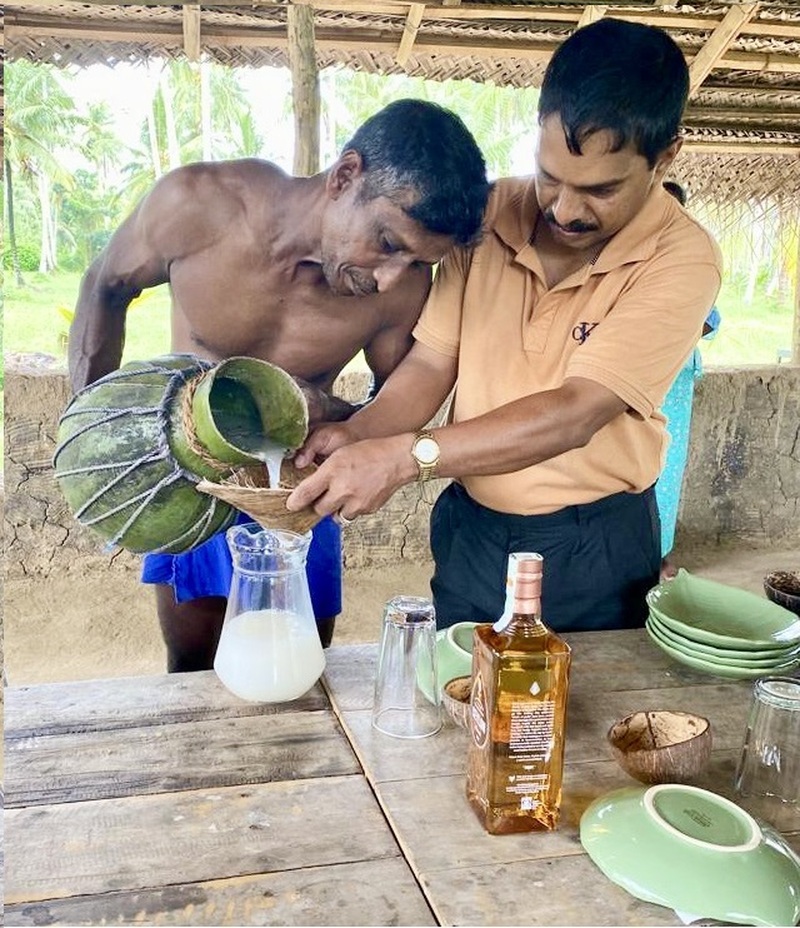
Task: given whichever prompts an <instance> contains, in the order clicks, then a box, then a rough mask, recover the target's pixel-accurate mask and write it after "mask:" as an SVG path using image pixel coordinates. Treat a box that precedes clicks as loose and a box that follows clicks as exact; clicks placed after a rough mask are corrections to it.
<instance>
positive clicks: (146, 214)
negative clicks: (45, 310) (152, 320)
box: [68, 165, 227, 391]
mask: <svg viewBox="0 0 800 928" xmlns="http://www.w3.org/2000/svg"><path fill="white" fill-rule="evenodd" d="M203 176H204V175H203V173H202V165H192V166H189V167H184V168H178V169H177V170H175V171H172V172H170V173H169V174H167V175H165V176H164V177H163V178H162V179H161V180H160V181H158V183H157V184H156V185H155V186H154V187H153V189H152V190H151V191H150V193H148V194H147V196H145V198H144V199H143V200H142V201H141V202H140V203H139V205H138V206H137V207H136V209H135V210H134V211H133V212H132V213H131V215H130V216H128V218H127V219H126V220H125V221H124V222H123V223H122V225H120V227H119V228H118V229H117V231H116V232H115V233H114V235H113V236H112V238H111V241H110V242H109V243H108V245H107V246H106V248H105V250H104V251H103V252H102V253H101V254H100V255H99V257H98V258H97V259H96V260H95V261H94V263H93V264H92V265H91V266H90V267H89V269H88V270H87V271H86V274H85V275H84V277H83V280H82V281H81V287H80V291H79V294H78V301H77V305H76V308H75V318H74V320H73V322H72V326H71V327H70V332H69V350H68V355H69V372H70V381H71V383H72V388H73V390H76V391H77V390H80V389H81V388H83V387H85V386H86V385H87V384H90V383H92V382H93V381H95V380H97V379H98V378H100V377H102V376H104V375H105V374H108V373H110V372H111V371H113V370H116V369H117V367H119V362H120V359H121V357H122V349H123V346H124V342H125V316H126V312H127V309H128V306H129V305H130V303H131V301H132V300H133V299H134V298H135V297H137V296H138V295H139V294H140V293H141V292H142V290H145V289H147V288H149V287H156V286H158V285H159V284H163V283H167V282H168V281H169V269H170V264H171V262H172V261H173V260H174V259H175V258H178V257H182V256H185V255H186V254H190V253H192V252H193V251H196V250H199V249H201V248H204V247H207V245H208V244H209V241H210V240H212V239H213V236H214V235H215V234H216V232H215V230H216V229H217V228H218V226H219V224H220V222H224V221H225V220H226V218H227V216H226V215H225V206H226V204H225V202H224V201H222V200H221V199H220V198H219V197H218V196H217V197H215V194H214V192H213V186H212V183H209V185H207V186H204V185H203V183H202V178H203ZM209 190H210V191H211V192H209Z"/></svg>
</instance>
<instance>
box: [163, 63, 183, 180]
mask: <svg viewBox="0 0 800 928" xmlns="http://www.w3.org/2000/svg"><path fill="white" fill-rule="evenodd" d="M161 99H162V100H163V101H164V122H165V123H166V128H167V164H169V169H170V170H173V168H177V167H180V163H181V151H180V145H179V144H178V130H177V129H176V127H175V110H174V108H173V106H172V93H171V92H170V88H169V86H168V84H167V71H166V70H164V71H162V72H161Z"/></svg>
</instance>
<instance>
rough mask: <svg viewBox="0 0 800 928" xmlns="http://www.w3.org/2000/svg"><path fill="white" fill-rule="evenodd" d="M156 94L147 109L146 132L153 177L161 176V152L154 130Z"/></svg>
mask: <svg viewBox="0 0 800 928" xmlns="http://www.w3.org/2000/svg"><path fill="white" fill-rule="evenodd" d="M155 105H156V96H155V94H154V95H153V99H152V100H151V102H150V106H149V107H148V109H147V134H148V136H149V137H150V160H151V161H152V162H153V174H154V176H155V179H156V180H158V178H159V177H161V173H162V172H161V153H160V152H159V150H158V134H157V130H156V125H157V124H156V114H155Z"/></svg>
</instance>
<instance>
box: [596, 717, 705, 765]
mask: <svg viewBox="0 0 800 928" xmlns="http://www.w3.org/2000/svg"><path fill="white" fill-rule="evenodd" d="M607 737H608V743H609V744H610V745H611V750H612V751H613V753H614V757H615V758H616V760H617V762H618V763H619V765H620V767H622V769H623V770H624V771H625V772H626V773H628V774H629V775H630V776H632V777H633V778H634V779H635V780H639V781H640V782H641V783H686V782H689V781H690V780H693V779H694V778H695V777H697V776H698V774H700V773H701V772H702V771H703V770H704V769H705V767H706V765H707V764H708V760H709V758H710V756H711V724H710V722H709V721H708V719H706V718H703V716H701V715H692V714H691V713H689V712H674V711H672V710H669V709H664V710H656V711H652V710H651V711H646V712H634V713H633V714H632V715H629V716H627V717H626V718H624V719H621V720H620V721H619V722H615V723H614V724H613V725H612V726H611V728H610V729H609V731H608V735H607Z"/></svg>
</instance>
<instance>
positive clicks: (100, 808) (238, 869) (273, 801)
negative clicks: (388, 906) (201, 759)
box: [5, 776, 399, 905]
mask: <svg viewBox="0 0 800 928" xmlns="http://www.w3.org/2000/svg"><path fill="white" fill-rule="evenodd" d="M5 835H6V847H5V851H6V859H5V864H6V866H5V902H6V905H12V904H21V903H31V902H37V901H42V900H46V899H58V898H66V897H70V896H83V895H92V894H98V893H106V892H112V891H119V890H143V889H146V890H151V889H158V888H163V887H168V886H172V885H178V884H182V883H194V882H198V881H201V880H212V879H225V878H228V877H235V876H244V875H247V874H256V873H276V872H280V871H284V870H296V869H301V868H308V867H325V866H329V865H332V864H337V863H352V862H356V861H364V860H375V859H381V858H390V857H397V856H398V855H399V851H398V847H397V844H396V842H395V840H394V838H393V836H392V833H391V831H390V829H389V827H388V825H387V824H386V820H385V818H384V817H383V815H382V813H381V811H380V809H379V808H378V805H377V803H376V801H375V799H374V796H373V795H372V792H371V790H370V789H369V786H368V785H367V783H366V781H365V780H364V778H363V777H361V776H353V777H330V778H324V779H316V780H297V781H294V782H288V783H287V782H283V783H266V784H260V785H257V786H233V787H224V788H222V789H217V790H192V791H190V792H183V793H165V794H161V795H158V796H137V797H133V798H126V799H104V800H97V801H92V802H81V803H70V804H64V805H51V806H38V807H33V808H27V809H18V810H16V809H12V810H7V811H6V812H5Z"/></svg>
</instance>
